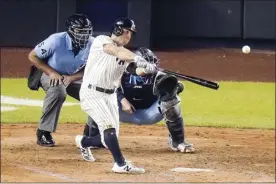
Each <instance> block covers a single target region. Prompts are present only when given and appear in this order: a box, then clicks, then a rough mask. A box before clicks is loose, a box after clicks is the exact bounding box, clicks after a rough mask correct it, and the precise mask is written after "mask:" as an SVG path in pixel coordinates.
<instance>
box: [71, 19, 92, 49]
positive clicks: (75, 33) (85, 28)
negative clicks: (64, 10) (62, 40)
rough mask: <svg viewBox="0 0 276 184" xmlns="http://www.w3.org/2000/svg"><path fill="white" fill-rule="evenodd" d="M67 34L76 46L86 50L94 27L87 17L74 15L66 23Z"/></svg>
mask: <svg viewBox="0 0 276 184" xmlns="http://www.w3.org/2000/svg"><path fill="white" fill-rule="evenodd" d="M66 28H67V32H68V34H69V35H70V37H71V38H72V41H73V43H74V45H75V46H77V47H79V48H80V49H84V48H85V47H86V46H87V44H88V41H89V37H90V36H91V35H92V32H93V27H92V24H91V22H90V20H89V19H88V18H87V16H86V15H83V14H74V15H72V16H70V17H69V18H68V19H67V21H66Z"/></svg>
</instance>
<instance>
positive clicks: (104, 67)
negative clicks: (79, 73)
mask: <svg viewBox="0 0 276 184" xmlns="http://www.w3.org/2000/svg"><path fill="white" fill-rule="evenodd" d="M105 44H114V45H115V43H114V42H113V40H112V39H111V38H110V37H109V36H104V35H100V36H97V37H96V38H95V40H94V41H93V44H92V46H91V48H90V53H89V56H88V61H87V64H86V67H85V70H84V76H83V83H82V86H83V87H87V86H88V85H89V84H91V85H94V86H98V87H101V88H105V89H114V88H117V87H119V86H120V80H121V77H122V75H123V73H124V71H125V69H126V67H127V62H125V61H120V60H119V59H118V58H117V57H115V56H112V55H110V54H107V53H105V52H104V51H103V46H104V45H105Z"/></svg>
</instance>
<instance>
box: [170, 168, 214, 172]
mask: <svg viewBox="0 0 276 184" xmlns="http://www.w3.org/2000/svg"><path fill="white" fill-rule="evenodd" d="M171 171H174V172H214V170H211V169H199V168H186V167H177V168H173V169H171Z"/></svg>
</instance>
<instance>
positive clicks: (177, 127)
mask: <svg viewBox="0 0 276 184" xmlns="http://www.w3.org/2000/svg"><path fill="white" fill-rule="evenodd" d="M166 125H167V128H168V130H169V132H170V136H171V138H172V141H173V146H175V147H176V146H177V145H178V144H180V143H183V142H184V128H183V118H182V117H179V118H177V119H176V120H175V121H166Z"/></svg>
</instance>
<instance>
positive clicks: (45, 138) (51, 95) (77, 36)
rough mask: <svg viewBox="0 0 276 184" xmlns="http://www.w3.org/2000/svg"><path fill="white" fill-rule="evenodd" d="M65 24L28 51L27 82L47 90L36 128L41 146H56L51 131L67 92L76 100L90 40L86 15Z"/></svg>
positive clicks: (55, 124) (90, 33)
mask: <svg viewBox="0 0 276 184" xmlns="http://www.w3.org/2000/svg"><path fill="white" fill-rule="evenodd" d="M66 28H67V31H66V32H60V33H54V34H52V35H50V36H49V37H48V38H47V39H45V40H44V41H42V42H41V43H40V44H38V45H37V46H36V47H35V48H34V49H33V50H32V51H31V52H30V53H29V60H30V62H31V63H32V64H33V66H32V69H31V73H30V75H29V78H28V86H29V88H30V89H32V90H37V89H38V88H39V87H42V88H43V90H44V91H45V92H46V97H45V99H44V103H43V108H42V116H41V118H40V121H39V126H38V129H37V144H39V145H40V146H47V147H52V146H55V141H54V139H53V137H52V135H51V133H52V132H55V131H56V127H57V122H58V118H59V113H60V110H61V107H62V105H63V103H64V101H65V99H66V96H67V94H68V95H70V96H71V97H73V98H75V99H77V100H79V90H80V85H81V83H80V82H79V81H80V80H81V79H82V77H83V69H84V67H83V66H84V65H85V63H86V60H87V58H88V54H89V50H90V46H91V44H92V41H93V37H92V24H91V22H90V20H89V19H88V18H87V16H86V15H83V14H74V15H72V16H70V17H69V18H68V19H67V21H66ZM34 66H35V67H34ZM89 120H91V119H90V118H89Z"/></svg>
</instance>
